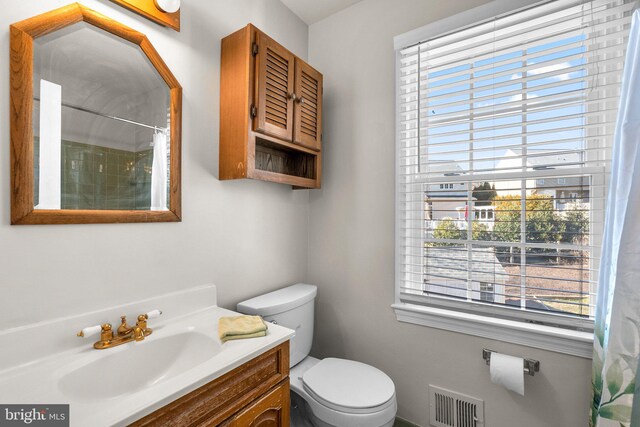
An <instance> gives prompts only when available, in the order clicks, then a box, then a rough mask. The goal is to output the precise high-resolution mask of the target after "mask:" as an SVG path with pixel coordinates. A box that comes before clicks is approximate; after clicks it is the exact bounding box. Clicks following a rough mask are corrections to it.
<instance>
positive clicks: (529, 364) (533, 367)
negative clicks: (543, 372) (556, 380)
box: [482, 348, 540, 376]
mask: <svg viewBox="0 0 640 427" xmlns="http://www.w3.org/2000/svg"><path fill="white" fill-rule="evenodd" d="M491 353H493V351H492V350H489V349H487V348H483V349H482V358H483V359H484V361H485V362H486V363H487V365H490V364H491ZM523 362H524V363H523V365H524V366H523V369H524V373H525V374H529V375H531V376H534V375H535V373H536V372H540V361H539V360H534V359H523Z"/></svg>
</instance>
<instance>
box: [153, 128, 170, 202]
mask: <svg viewBox="0 0 640 427" xmlns="http://www.w3.org/2000/svg"><path fill="white" fill-rule="evenodd" d="M151 210H152V211H166V210H167V134H166V133H165V132H156V133H155V134H154V135H153V166H152V169H151Z"/></svg>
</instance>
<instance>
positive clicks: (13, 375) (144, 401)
mask: <svg viewBox="0 0 640 427" xmlns="http://www.w3.org/2000/svg"><path fill="white" fill-rule="evenodd" d="M237 314H238V313H235V312H233V311H229V310H226V309H223V308H219V307H216V306H212V307H208V308H201V309H200V310H198V311H196V312H194V313H190V314H183V315H181V316H178V317H172V318H170V319H163V318H162V317H161V318H159V319H153V321H151V320H150V321H149V326H150V327H151V328H153V333H152V334H151V335H150V336H148V337H147V338H145V340H144V341H141V342H130V343H127V344H123V345H120V346H118V347H114V348H111V349H106V350H95V349H93V347H92V344H93V342H94V341H96V337H95V336H94V337H91V338H88V339H85V341H83V345H82V346H81V347H76V348H73V349H70V350H67V351H63V352H59V353H56V354H53V355H50V356H48V357H44V358H40V359H38V360H34V361H30V362H28V363H26V364H23V365H18V366H14V367H11V368H10V369H5V370H3V371H1V372H0V402H2V403H3V404H11V403H22V404H57V403H58V404H59V403H63V404H64V403H68V404H70V421H71V426H77V427H85V426H89V425H90V426H94V427H100V426H124V425H127V424H129V423H131V422H133V421H135V420H137V419H139V418H141V417H143V416H145V415H147V414H149V413H151V412H153V411H155V410H156V409H158V408H161V407H162V406H165V405H166V404H168V403H170V402H172V401H174V400H176V399H178V398H180V397H181V396H184V395H185V394H187V393H189V392H190V391H193V390H195V389H197V388H198V387H200V386H202V385H204V384H206V383H208V382H210V381H212V380H213V379H215V378H218V377H220V376H221V375H223V374H225V373H227V372H229V371H231V370H233V369H234V368H236V367H238V366H240V365H242V364H243V363H245V362H247V361H249V360H251V359H253V358H254V357H256V356H258V355H260V354H261V353H263V352H265V351H267V350H269V349H271V348H274V347H276V346H277V345H279V344H281V343H283V342H285V341H287V340H288V339H290V338H291V337H292V336H293V335H294V332H293V331H292V330H290V329H287V328H284V327H281V326H278V325H273V324H269V329H268V331H267V336H265V337H260V338H252V339H245V340H236V341H229V342H226V343H221V342H220V340H219V338H218V331H217V330H218V318H219V317H221V316H232V315H237ZM183 332H196V333H199V334H203V335H206V336H208V337H211V338H212V340H213V341H214V343H215V345H216V346H218V345H219V346H220V347H219V349H218V351H217V352H215V354H214V355H213V356H212V357H211V358H210V359H208V360H205V361H204V362H202V363H199V364H197V365H196V366H193V367H191V368H189V369H187V370H185V371H184V372H181V373H179V374H177V375H175V376H173V377H169V378H156V379H155V380H154V381H153V383H152V384H148V385H147V386H146V388H143V389H141V390H138V391H134V392H132V393H126V394H122V395H118V396H115V397H109V398H104V397H102V398H98V397H95V398H91V397H90V396H91V392H90V390H87V396H86V397H82V398H75V399H74V398H72V397H70V396H69V395H68V394H65V392H64V391H63V390H62V389H61V388H60V379H61V378H62V377H63V376H64V375H65V374H66V373H68V372H70V371H72V370H73V369H76V368H77V367H81V366H84V365H86V364H89V363H92V362H96V361H98V360H99V359H100V358H102V357H104V356H105V355H107V353H108V352H111V353H112V354H115V352H126V351H127V350H128V349H130V348H132V347H131V346H144V345H149V344H151V343H153V342H154V340H160V339H163V338H167V337H170V336H171V335H174V334H181V333H183ZM124 360H126V357H125V358H124ZM150 363H152V361H150ZM96 366H100V362H97V365H96ZM135 369H136V367H135V366H128V365H127V366H123V367H122V369H121V370H120V369H117V370H113V371H114V372H110V374H111V375H114V376H118V375H120V376H124V375H129V374H130V373H131V372H132V371H135ZM95 387H100V384H95Z"/></svg>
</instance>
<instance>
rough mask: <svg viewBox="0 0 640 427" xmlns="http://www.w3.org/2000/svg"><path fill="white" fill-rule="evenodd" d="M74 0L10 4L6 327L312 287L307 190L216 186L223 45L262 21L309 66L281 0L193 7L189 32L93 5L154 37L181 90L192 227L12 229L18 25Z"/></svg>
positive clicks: (106, 4) (3, 37)
mask: <svg viewBox="0 0 640 427" xmlns="http://www.w3.org/2000/svg"><path fill="white" fill-rule="evenodd" d="M69 3H70V0H21V1H3V2H2V6H3V9H2V13H1V14H0V29H1V31H0V57H1V58H3V60H2V64H4V66H2V67H0V153H1V155H0V290H1V295H0V330H1V329H6V328H10V327H15V326H19V325H24V324H28V323H32V322H37V321H42V320H47V319H51V318H55V317H60V316H68V315H72V314H77V313H82V312H86V311H90V310H94V309H99V308H105V307H109V306H112V305H116V304H120V303H125V302H130V301H135V300H137V299H141V298H147V297H150V296H153V295H158V294H161V293H165V292H170V291H175V290H178V289H184V288H187V287H192V286H199V285H202V284H205V283H215V284H216V285H218V294H219V302H220V305H222V306H227V307H234V306H235V303H236V302H237V301H240V300H242V299H244V298H246V297H249V296H253V295H256V294H257V293H260V292H263V291H268V290H272V289H275V288H277V287H279V286H284V285H287V284H290V283H292V282H296V281H301V280H304V279H305V278H306V274H307V248H308V239H307V229H308V191H292V190H291V187H288V186H284V185H277V184H272V183H263V182H256V181H249V180H245V181H233V182H231V181H225V182H221V181H218V179H217V170H218V125H219V120H218V116H219V81H220V39H221V38H222V37H224V36H225V35H227V34H229V33H231V32H233V31H235V30H237V29H238V28H240V27H242V26H244V25H246V24H247V23H249V22H253V23H254V24H256V25H257V26H258V27H259V28H261V29H263V30H264V31H266V32H267V33H269V34H270V35H271V36H272V37H274V38H275V39H276V40H278V41H280V42H282V43H283V44H284V45H285V46H287V47H288V48H289V49H291V50H292V51H293V52H294V53H296V54H297V55H299V56H301V57H302V58H306V57H307V47H308V38H307V36H308V28H307V26H306V25H305V24H304V23H303V22H302V21H301V20H300V19H298V18H297V17H296V16H295V15H294V14H293V13H292V12H290V11H289V10H288V9H287V8H285V7H284V5H282V3H280V2H279V1H278V0H217V1H211V0H189V1H187V2H186V4H185V6H184V7H183V9H182V32H180V33H177V32H175V31H173V30H170V29H167V28H164V27H161V26H159V25H156V24H154V23H152V22H151V21H148V20H146V19H144V18H142V17H139V16H138V15H135V14H133V13H131V12H128V11H126V10H125V9H123V8H121V7H119V6H117V5H116V4H114V3H112V2H110V1H108V0H84V1H83V2H82V3H83V4H84V5H86V6H88V7H90V8H92V9H94V10H97V11H98V12H100V13H103V14H105V15H107V16H109V17H111V18H114V19H116V20H118V21H120V22H122V23H124V24H125V25H128V26H130V27H132V28H134V29H136V30H138V31H141V32H143V33H145V34H146V35H147V36H148V37H149V39H150V41H151V42H152V43H153V45H154V46H155V47H156V49H157V50H158V51H159V53H160V55H161V56H162V57H163V59H164V60H165V62H166V63H167V64H168V65H169V67H170V68H171V70H172V71H173V73H174V74H175V76H176V77H177V79H178V80H179V81H180V83H181V84H182V86H183V89H184V92H183V135H182V136H183V162H182V170H183V183H182V193H183V222H182V223H167V224H112V225H68V226H51V225H49V226H10V225H9V186H10V181H9V177H10V175H9V166H10V163H9V66H8V59H9V24H11V23H13V22H16V21H20V20H23V19H26V18H29V17H31V16H34V15H37V14H39V13H43V12H46V11H49V10H52V9H54V8H57V7H61V6H64V5H66V4H69ZM112 320H114V321H115V319H112ZM73 332H74V331H61V333H73Z"/></svg>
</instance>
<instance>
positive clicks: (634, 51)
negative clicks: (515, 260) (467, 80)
mask: <svg viewBox="0 0 640 427" xmlns="http://www.w3.org/2000/svg"><path fill="white" fill-rule="evenodd" d="M611 170H612V173H611V182H610V185H609V189H610V190H609V198H608V201H607V208H606V221H605V231H604V237H603V245H602V256H601V260H600V277H599V281H598V286H599V288H598V301H597V307H596V323H595V338H596V339H595V340H594V354H593V376H592V382H593V403H592V408H591V425H592V426H593V427H621V426H623V427H640V390H638V389H637V387H636V385H638V386H640V381H636V378H637V373H638V353H639V352H640V11H638V10H636V11H635V12H634V15H633V21H632V24H631V31H630V34H629V45H628V48H627V53H626V58H625V65H624V74H623V79H622V95H621V99H620V109H619V111H618V120H617V123H616V130H615V139H614V144H613V158H612V167H611Z"/></svg>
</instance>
